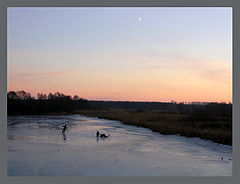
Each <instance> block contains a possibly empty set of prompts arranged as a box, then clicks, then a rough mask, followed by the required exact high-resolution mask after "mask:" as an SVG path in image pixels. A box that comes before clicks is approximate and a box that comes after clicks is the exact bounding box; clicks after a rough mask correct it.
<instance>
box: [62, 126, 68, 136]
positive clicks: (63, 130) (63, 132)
mask: <svg viewBox="0 0 240 184" xmlns="http://www.w3.org/2000/svg"><path fill="white" fill-rule="evenodd" d="M62 127H63V129H62V134H65V131H66V129H67V124H65V125H64V126H62Z"/></svg>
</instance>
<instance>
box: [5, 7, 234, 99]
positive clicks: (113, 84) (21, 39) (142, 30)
mask: <svg viewBox="0 0 240 184" xmlns="http://www.w3.org/2000/svg"><path fill="white" fill-rule="evenodd" d="M7 15H8V20H7V21H8V22H7V25H8V26H7V34H8V35H7V39H8V81H7V84H8V91H10V90H14V91H18V90H25V91H27V92H30V93H31V94H32V95H33V96H36V95H37V93H39V92H41V93H46V94H48V93H49V92H52V93H54V92H56V91H59V92H62V93H64V94H68V95H72V96H73V95H78V96H80V97H82V98H86V99H88V100H120V101H125V100H128V101H161V102H169V101H172V100H173V101H176V102H193V101H201V102H212V101H214V102H232V8H229V7H218V8H214V7H212V8H209V7H208V8H201V7H199V8H192V7H190V8H184V7H176V8H174V7H173V8H167V7H158V8H157V7H150V8H137V7H133V8H130V7H128V8H126V7H118V8H116V7H115V8H109V7H107V8H104V7H102V8H100V7H89V8H87V7H78V8H77V7H72V8H70V7H68V8H67V7H66V8H59V7H54V8H50V7H47V8H46V7H39V8H32V7H26V8H24V7H9V8H8V11H7Z"/></svg>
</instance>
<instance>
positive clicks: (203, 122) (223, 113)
mask: <svg viewBox="0 0 240 184" xmlns="http://www.w3.org/2000/svg"><path fill="white" fill-rule="evenodd" d="M90 103H91V102H90ZM94 103H95V105H96V104H98V102H94ZM103 104H104V105H103ZM105 104H107V105H105ZM110 104H111V105H113V104H115V105H114V108H112V109H110V108H109V109H108V108H106V107H109V105H110ZM117 104H118V103H117V102H115V103H112V102H111V103H109V104H108V102H101V105H102V106H99V109H96V108H95V109H88V110H84V109H83V110H77V111H75V112H76V113H79V114H82V115H85V116H92V117H98V118H104V119H110V120H117V121H120V122H122V123H124V124H128V125H135V126H139V127H144V128H149V129H151V130H152V131H155V132H160V133H161V134H166V135H169V134H179V135H182V136H186V137H199V138H201V139H207V140H212V141H214V142H217V143H221V144H227V145H232V104H230V103H229V104H226V103H204V104H203V103H194V104H184V103H180V104H175V103H174V104H172V107H173V108H172V109H171V108H169V107H170V105H169V104H164V103H152V104H154V107H156V106H158V108H159V109H155V108H153V106H151V105H148V108H146V109H145V108H143V107H145V106H143V104H147V102H137V103H133V104H131V102H128V103H125V104H124V103H120V104H119V106H118V105H117ZM123 104H124V105H127V106H128V109H123V108H122V105H123ZM139 104H141V107H142V108H138V107H139ZM98 105H99V104H98ZM164 105H166V106H164ZM117 106H118V107H117ZM130 106H132V107H133V106H135V107H137V108H131V109H130V108H129V107H130ZM150 106H151V108H150ZM95 107H96V106H95ZM112 107H113V106H112ZM161 107H162V108H161ZM149 109H151V110H149ZM166 109H168V110H166Z"/></svg>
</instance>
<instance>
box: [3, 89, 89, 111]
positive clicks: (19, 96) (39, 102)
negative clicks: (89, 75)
mask: <svg viewBox="0 0 240 184" xmlns="http://www.w3.org/2000/svg"><path fill="white" fill-rule="evenodd" d="M86 108H88V101H87V100H86V99H84V98H80V97H79V96H78V95H75V96H73V97H72V96H70V95H65V94H63V93H60V92H56V93H49V94H48V95H47V94H43V93H38V94H37V97H36V98H35V97H34V96H32V95H31V93H29V92H26V91H23V90H22V91H9V92H8V93H7V112H8V115H16V114H26V115H30V114H43V113H59V112H69V113H70V112H73V111H74V110H75V109H86Z"/></svg>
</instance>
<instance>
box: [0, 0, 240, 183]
mask: <svg viewBox="0 0 240 184" xmlns="http://www.w3.org/2000/svg"><path fill="white" fill-rule="evenodd" d="M74 6H85V7H97V6H100V7H154V6H159V7H177V6H180V7H232V8H233V9H232V12H233V34H232V35H233V40H232V43H233V49H232V50H233V65H232V66H233V68H232V73H233V95H232V97H233V173H232V174H233V176H230V177H174V176H173V177H98V176H96V177H87V176H74V177H62V176H61V177H60V176H57V177H55V176H48V177H45V176H34V177H20V176H14V177H13V176H7V123H6V122H7V98H6V96H7V7H74ZM239 17H240V1H239V0H50V1H45V0H3V1H0V20H1V21H0V123H1V124H0V125H1V129H0V182H1V183H58V184H59V183H66V182H68V183H69V182H71V183H97V182H98V183H132V184H134V183H138V184H141V183H149V184H150V183H159V182H162V183H169V184H170V183H178V184H182V183H184V184H185V183H197V184H198V183H219V184H223V183H237V181H240V175H239V173H238V171H239V170H240V142H239V140H240V134H239V131H240V125H239V121H240V113H239V110H240V98H239V94H240V82H239V78H240V76H239V74H240V62H239V59H240V52H239V51H240V38H239V33H240V27H239V23H240V20H239ZM237 33H238V34H237Z"/></svg>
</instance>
